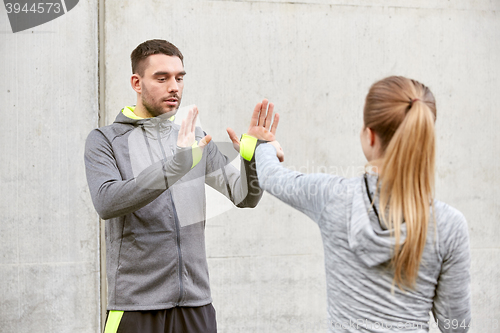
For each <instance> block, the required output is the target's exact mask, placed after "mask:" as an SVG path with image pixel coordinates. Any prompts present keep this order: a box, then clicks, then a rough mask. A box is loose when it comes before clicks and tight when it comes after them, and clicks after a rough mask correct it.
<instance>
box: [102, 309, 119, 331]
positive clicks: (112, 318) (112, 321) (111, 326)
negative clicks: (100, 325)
mask: <svg viewBox="0 0 500 333" xmlns="http://www.w3.org/2000/svg"><path fill="white" fill-rule="evenodd" d="M122 317H123V311H114V310H111V311H109V314H108V320H107V321H106V328H105V329H104V333H116V331H118V326H120V321H121V320H122Z"/></svg>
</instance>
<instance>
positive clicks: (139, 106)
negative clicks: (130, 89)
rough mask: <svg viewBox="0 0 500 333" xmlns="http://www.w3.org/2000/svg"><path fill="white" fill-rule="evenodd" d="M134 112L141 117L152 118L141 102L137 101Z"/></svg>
mask: <svg viewBox="0 0 500 333" xmlns="http://www.w3.org/2000/svg"><path fill="white" fill-rule="evenodd" d="M134 113H135V115H136V116H138V117H141V118H153V116H152V115H151V114H150V113H149V112H148V110H146V108H145V107H144V105H142V103H139V102H137V104H136V106H135V109H134Z"/></svg>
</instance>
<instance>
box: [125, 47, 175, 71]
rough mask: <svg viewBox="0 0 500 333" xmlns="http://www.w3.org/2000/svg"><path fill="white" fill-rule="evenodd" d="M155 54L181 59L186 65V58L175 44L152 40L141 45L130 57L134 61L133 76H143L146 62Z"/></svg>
mask: <svg viewBox="0 0 500 333" xmlns="http://www.w3.org/2000/svg"><path fill="white" fill-rule="evenodd" d="M153 54H165V55H168V56H174V57H179V59H181V62H182V64H183V65H184V61H183V59H184V57H183V56H182V53H181V51H179V49H178V48H177V47H176V46H175V45H174V44H172V43H170V42H167V41H166V40H163V39H151V40H147V41H145V42H143V43H141V44H139V45H138V46H137V47H136V48H135V50H134V51H132V54H131V55H130V60H131V61H132V74H139V75H140V76H143V75H144V63H145V60H146V59H147V57H149V56H150V55H153Z"/></svg>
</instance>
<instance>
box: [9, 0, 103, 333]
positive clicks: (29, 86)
mask: <svg viewBox="0 0 500 333" xmlns="http://www.w3.org/2000/svg"><path fill="white" fill-rule="evenodd" d="M96 5H97V1H80V3H79V4H78V6H76V7H75V8H74V9H73V10H72V11H70V12H68V13H67V14H65V15H63V16H61V17H59V18H57V19H55V20H54V21H50V22H48V23H46V24H44V25H41V26H38V27H35V28H33V29H29V30H26V31H23V32H18V33H16V34H13V33H12V32H11V30H10V25H9V23H8V20H7V15H6V11H5V7H3V5H2V6H1V7H2V8H1V9H0V45H1V46H0V48H1V52H0V73H1V77H2V83H0V87H1V88H0V100H1V106H0V110H1V117H2V130H1V131H0V147H1V148H0V151H1V154H2V157H1V163H0V179H1V180H0V183H1V185H0V216H1V222H0V281H1V282H2V283H1V287H0V331H1V332H2V333H27V332H44V333H45V332H47V333H53V332H58V333H62V332H71V333H76V332H78V333H84V332H85V333H86V332H98V331H99V316H98V313H99V308H100V300H99V262H98V244H99V242H98V236H99V234H98V230H99V229H98V225H99V219H98V217H97V214H96V213H95V211H94V209H93V207H92V205H91V202H90V197H89V193H88V189H87V184H86V180H85V170H84V166H83V147H84V140H85V138H86V136H87V134H88V132H89V131H90V130H91V129H92V128H94V127H96V126H97V111H98V101H97V97H98V86H97V71H96V69H97V51H98V49H97V24H96V21H95V18H96V15H97V7H96Z"/></svg>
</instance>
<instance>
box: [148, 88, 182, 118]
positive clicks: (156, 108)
mask: <svg viewBox="0 0 500 333" xmlns="http://www.w3.org/2000/svg"><path fill="white" fill-rule="evenodd" d="M143 91H144V92H143V94H142V105H144V108H145V109H146V110H147V111H148V112H149V114H150V115H152V116H153V117H158V116H161V117H162V118H170V117H172V116H174V115H175V114H176V113H177V110H179V106H180V105H181V99H182V97H181V96H179V95H177V94H173V95H170V96H169V97H175V98H177V106H176V107H175V108H174V109H171V110H170V111H167V112H165V109H164V107H163V105H162V104H163V100H164V99H163V98H162V99H160V102H159V103H155V101H154V99H152V98H151V99H150V101H151V102H152V103H149V101H148V97H149V96H150V95H149V93H148V91H147V90H146V89H144V88H143ZM167 98H168V97H167Z"/></svg>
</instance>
